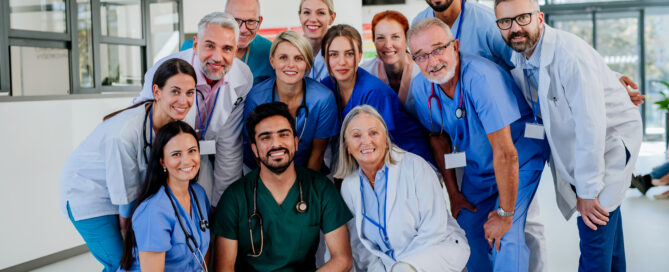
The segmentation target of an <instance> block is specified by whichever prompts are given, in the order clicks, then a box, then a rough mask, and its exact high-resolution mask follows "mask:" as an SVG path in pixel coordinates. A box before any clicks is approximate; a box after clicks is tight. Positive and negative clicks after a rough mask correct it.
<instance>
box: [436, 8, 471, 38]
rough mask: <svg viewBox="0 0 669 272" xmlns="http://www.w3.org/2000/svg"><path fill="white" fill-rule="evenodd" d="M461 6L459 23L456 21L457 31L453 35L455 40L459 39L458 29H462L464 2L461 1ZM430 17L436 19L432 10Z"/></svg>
mask: <svg viewBox="0 0 669 272" xmlns="http://www.w3.org/2000/svg"><path fill="white" fill-rule="evenodd" d="M461 3H462V4H461V5H460V7H461V8H460V21H458V31H457V32H456V33H455V39H456V40H459V39H460V29H462V21H464V20H463V19H464V18H465V0H462V2H461ZM432 17H437V14H435V13H434V10H432Z"/></svg>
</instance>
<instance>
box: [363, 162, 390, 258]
mask: <svg viewBox="0 0 669 272" xmlns="http://www.w3.org/2000/svg"><path fill="white" fill-rule="evenodd" d="M384 171H385V182H386V183H385V186H386V191H385V194H384V196H383V226H382V225H381V223H380V222H376V221H374V219H372V218H370V217H369V216H367V214H366V213H365V193H364V192H363V187H362V186H363V184H364V181H363V180H362V175H360V176H359V178H360V200H361V201H362V207H361V209H360V212H361V213H362V217H363V219H367V221H369V222H370V223H372V225H374V226H375V227H377V228H378V229H379V234H381V238H382V239H383V243H384V244H385V245H386V247H388V248H389V250H388V251H387V252H384V253H385V254H386V255H388V256H389V257H390V258H392V259H393V260H395V250H393V248H392V247H391V246H390V240H389V239H388V231H387V228H386V227H387V222H386V211H387V210H386V209H387V208H388V174H389V173H388V166H384ZM378 201H379V200H378V198H377V200H376V203H377V207H379V206H381V205H380V204H379V203H378ZM379 210H380V207H379ZM380 217H381V216H379V218H380Z"/></svg>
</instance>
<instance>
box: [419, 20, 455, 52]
mask: <svg viewBox="0 0 669 272" xmlns="http://www.w3.org/2000/svg"><path fill="white" fill-rule="evenodd" d="M451 39H452V38H451V37H450V36H449V35H448V33H447V32H446V30H444V29H443V28H441V27H438V26H436V25H433V26H430V27H428V28H425V29H422V30H421V31H419V32H417V33H416V34H414V35H413V36H412V37H411V41H410V49H411V53H412V54H420V53H425V52H429V51H431V50H432V49H434V48H436V47H438V46H442V45H445V44H446V43H448V42H449V41H450V40H451Z"/></svg>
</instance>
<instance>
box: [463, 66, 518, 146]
mask: <svg viewBox="0 0 669 272" xmlns="http://www.w3.org/2000/svg"><path fill="white" fill-rule="evenodd" d="M477 68H479V67H477ZM495 68H497V67H495ZM463 74H466V72H463ZM460 84H464V85H463V86H462V87H463V88H465V89H466V90H470V91H469V92H465V96H467V97H465V98H466V99H468V100H469V101H471V102H472V103H474V108H475V109H476V113H477V114H478V116H479V119H480V120H481V124H482V125H483V129H484V130H485V133H486V134H489V133H492V132H495V131H498V130H500V129H502V128H504V127H506V126H508V125H510V124H511V123H513V122H515V121H516V120H518V119H519V118H520V111H519V110H518V102H517V101H516V99H515V98H514V97H513V88H514V86H515V85H514V84H515V83H514V82H513V80H512V79H511V78H510V77H509V76H508V75H507V76H505V74H503V72H502V71H501V70H499V69H495V70H490V71H486V72H480V73H478V74H477V76H474V77H470V78H465V80H463V81H461V82H460ZM456 91H458V90H456Z"/></svg>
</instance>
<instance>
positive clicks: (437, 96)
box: [427, 73, 465, 152]
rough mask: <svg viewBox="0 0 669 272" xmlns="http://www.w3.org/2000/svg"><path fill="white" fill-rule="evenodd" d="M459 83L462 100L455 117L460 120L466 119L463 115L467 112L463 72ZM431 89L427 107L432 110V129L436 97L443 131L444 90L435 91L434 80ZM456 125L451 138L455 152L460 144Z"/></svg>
mask: <svg viewBox="0 0 669 272" xmlns="http://www.w3.org/2000/svg"><path fill="white" fill-rule="evenodd" d="M457 84H458V87H459V88H460V97H459V98H460V99H459V101H460V102H459V104H458V107H457V108H456V109H455V117H456V120H460V119H464V118H463V117H464V115H465V113H464V112H465V110H464V108H463V107H462V106H463V105H464V104H463V103H464V102H463V97H464V96H465V94H464V92H463V91H462V73H460V79H459V80H458V83H457ZM430 89H431V93H430V96H429V97H428V100H427V108H428V111H429V112H430V129H432V104H431V103H430V101H431V100H432V98H434V99H436V100H437V106H438V107H439V117H440V118H441V131H443V130H444V116H443V113H442V110H441V93H442V92H443V91H441V90H439V91H438V92H435V91H434V82H431V83H430ZM454 127H455V129H454V131H453V132H454V135H453V136H452V137H451V138H452V142H453V152H456V151H457V146H458V145H457V140H458V126H457V125H455V126H454Z"/></svg>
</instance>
